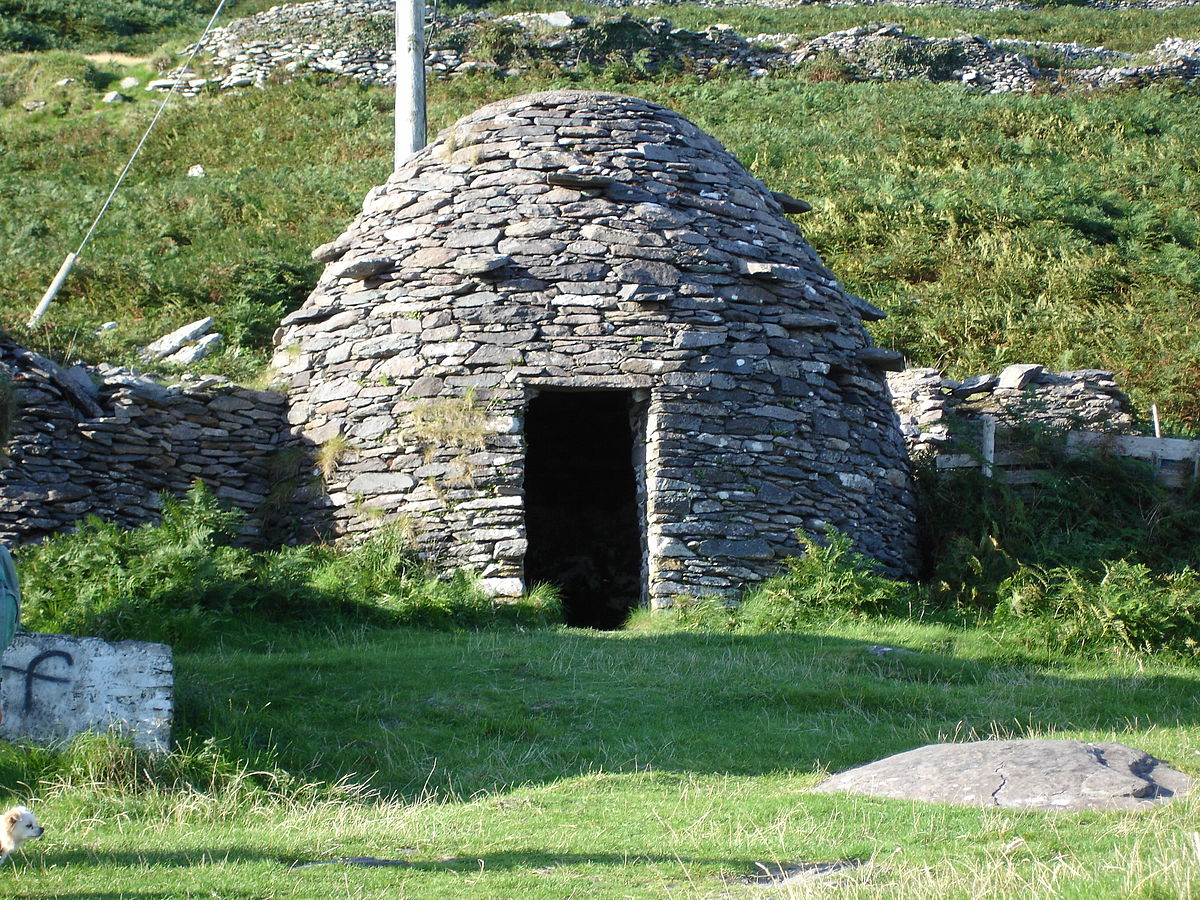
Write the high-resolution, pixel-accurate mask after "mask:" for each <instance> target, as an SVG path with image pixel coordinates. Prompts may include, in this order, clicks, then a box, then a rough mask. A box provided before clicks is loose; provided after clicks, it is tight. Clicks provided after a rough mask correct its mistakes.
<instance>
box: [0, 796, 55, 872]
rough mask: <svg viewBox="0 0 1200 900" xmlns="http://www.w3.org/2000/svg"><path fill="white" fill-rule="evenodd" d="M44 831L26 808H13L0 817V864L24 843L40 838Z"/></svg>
mask: <svg viewBox="0 0 1200 900" xmlns="http://www.w3.org/2000/svg"><path fill="white" fill-rule="evenodd" d="M43 831H45V829H44V828H42V826H41V825H39V824H38V820H37V819H36V818H35V817H34V815H33V813H31V812H30V811H29V808H28V807H26V806H14V807H13V808H12V809H9V810H6V811H5V812H4V814H3V816H0V863H3V862H4V861H5V860H6V859H8V855H9V854H10V853H12V852H13V851H14V850H16V849H18V848H19V847H20V846H21V845H22V844H23V843H25V842H26V841H29V840H32V839H33V838H40V837H41V836H42V832H43Z"/></svg>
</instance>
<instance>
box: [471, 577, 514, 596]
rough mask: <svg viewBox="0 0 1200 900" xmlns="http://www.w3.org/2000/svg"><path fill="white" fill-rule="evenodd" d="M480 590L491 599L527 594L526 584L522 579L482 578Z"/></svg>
mask: <svg viewBox="0 0 1200 900" xmlns="http://www.w3.org/2000/svg"><path fill="white" fill-rule="evenodd" d="M479 588H480V590H482V591H483V592H484V594H486V595H487V596H489V597H519V596H521V595H522V594H523V593H525V582H524V581H522V580H521V579H520V578H499V577H492V578H481V579H480V580H479Z"/></svg>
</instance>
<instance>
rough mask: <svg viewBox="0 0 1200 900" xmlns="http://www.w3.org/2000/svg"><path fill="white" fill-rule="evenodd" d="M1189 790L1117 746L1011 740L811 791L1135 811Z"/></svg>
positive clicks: (1169, 772) (919, 755)
mask: <svg viewBox="0 0 1200 900" xmlns="http://www.w3.org/2000/svg"><path fill="white" fill-rule="evenodd" d="M1191 785H1192V779H1191V778H1190V777H1189V776H1187V775H1184V774H1183V773H1182V772H1178V771H1176V770H1174V769H1172V768H1170V767H1169V766H1167V765H1166V764H1165V763H1163V762H1162V761H1161V760H1158V759H1155V758H1154V757H1152V756H1150V755H1148V754H1146V753H1143V752H1142V751H1141V750H1136V749H1134V748H1133V747H1127V746H1126V745H1124V744H1116V743H1095V744H1089V743H1084V742H1082V741H1063V740H1016V741H975V742H973V743H966V744H930V745H928V746H925V747H918V748H917V749H916V750H909V751H907V752H905V753H898V754H896V755H895V756H889V757H887V758H886V759H881V760H879V761H878V762H873V763H868V764H867V765H864V766H859V767H858V768H855V769H848V770H846V771H845V772H839V773H838V774H836V775H834V776H832V777H830V778H828V779H826V780H825V781H823V782H821V784H819V785H817V787H816V788H815V790H817V791H819V792H823V793H832V792H844V793H851V794H869V795H871V796H875V797H896V798H907V799H913V800H928V801H933V802H936V803H954V804H959V805H962V806H1003V807H1008V808H1013V809H1046V810H1059V809H1142V808H1145V807H1149V806H1153V805H1155V804H1158V803H1165V802H1167V801H1169V800H1171V799H1172V798H1173V797H1175V796H1177V795H1181V794H1184V793H1186V792H1187V791H1188V789H1189V788H1190V787H1191Z"/></svg>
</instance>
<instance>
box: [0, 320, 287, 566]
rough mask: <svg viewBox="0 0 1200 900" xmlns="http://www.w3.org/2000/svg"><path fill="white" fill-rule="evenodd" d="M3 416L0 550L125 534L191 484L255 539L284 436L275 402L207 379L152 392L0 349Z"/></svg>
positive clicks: (153, 387)
mask: <svg viewBox="0 0 1200 900" xmlns="http://www.w3.org/2000/svg"><path fill="white" fill-rule="evenodd" d="M0 375H3V376H5V379H4V380H5V385H6V391H7V392H8V393H9V395H10V396H9V397H8V400H9V402H10V403H11V404H12V407H13V408H14V409H15V416H14V417H13V420H12V427H11V429H10V430H11V437H10V439H9V441H8V444H7V447H6V448H5V454H4V456H3V457H0V541H4V542H5V543H9V544H20V543H24V542H27V541H31V540H37V539H39V538H41V537H43V536H45V535H48V534H52V533H55V532H58V531H62V530H64V529H67V528H70V527H71V526H73V525H74V524H75V523H76V522H77V521H78V520H80V519H82V518H84V517H85V516H98V517H100V518H102V519H106V520H111V521H114V522H119V523H121V524H122V525H127V526H133V525H138V524H140V523H142V522H145V521H150V520H154V519H156V518H157V517H158V514H159V511H160V507H161V501H160V496H159V495H160V493H162V492H164V491H166V492H169V493H172V494H183V493H185V492H186V491H187V490H188V488H189V487H190V486H191V485H192V484H193V483H194V482H196V481H203V482H205V483H206V484H208V485H209V486H210V487H211V488H212V489H213V490H214V492H215V494H216V495H217V497H219V498H220V499H222V500H224V501H226V502H228V503H230V504H232V505H233V506H236V507H238V508H240V509H242V510H244V511H245V512H246V513H248V514H249V518H248V520H247V529H248V530H249V531H251V532H253V531H257V530H259V529H260V527H261V524H262V522H261V515H262V513H263V511H264V510H263V504H264V501H266V499H267V497H268V495H269V494H270V491H271V488H272V484H273V481H274V473H273V462H274V461H275V460H276V459H277V457H278V454H279V451H280V449H281V441H282V439H283V435H284V415H285V408H286V400H285V398H284V396H283V395H282V394H280V393H276V392H271V391H254V390H248V389H246V388H240V387H237V386H234V385H232V384H229V383H227V382H223V380H222V379H218V378H210V379H203V380H197V381H194V382H193V383H191V384H190V385H189V384H184V385H177V386H173V387H163V386H161V385H159V384H157V383H155V382H154V381H152V380H150V379H148V378H142V377H138V376H135V375H132V374H130V373H128V372H121V371H117V370H114V369H107V368H103V367H102V368H100V369H87V368H85V367H83V366H76V367H75V368H72V369H65V368H63V367H61V366H58V365H56V364H55V363H53V362H51V361H50V360H48V359H46V358H45V357H42V356H40V355H38V354H37V353H34V352H32V351H29V350H25V349H23V348H20V347H18V346H16V345H15V344H13V343H11V342H10V341H0Z"/></svg>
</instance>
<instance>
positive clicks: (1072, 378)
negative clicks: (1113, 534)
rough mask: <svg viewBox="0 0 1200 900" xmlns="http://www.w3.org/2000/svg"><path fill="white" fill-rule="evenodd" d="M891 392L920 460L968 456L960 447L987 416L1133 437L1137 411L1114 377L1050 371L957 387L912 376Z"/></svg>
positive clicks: (1029, 368)
mask: <svg viewBox="0 0 1200 900" xmlns="http://www.w3.org/2000/svg"><path fill="white" fill-rule="evenodd" d="M888 386H889V388H890V389H891V392H892V398H893V404H894V406H895V409H896V414H897V415H898V416H899V419H900V428H901V431H902V432H903V434H904V440H905V443H906V444H907V445H908V449H909V453H910V455H912V457H913V458H917V457H918V456H929V455H933V456H936V455H937V454H939V453H943V452H951V453H957V452H961V451H962V449H963V448H962V447H960V446H958V444H957V439H958V438H959V437H961V436H963V435H967V434H973V433H977V431H978V428H977V427H975V426H977V424H978V422H979V420H980V418H981V417H983V416H987V417H989V418H991V419H994V420H996V421H997V422H998V423H1001V424H1005V425H1010V426H1011V425H1017V424H1021V423H1030V422H1034V423H1039V424H1041V425H1044V426H1046V427H1047V428H1051V429H1054V430H1058V431H1067V430H1072V429H1075V430H1080V431H1098V432H1108V433H1116V434H1120V433H1128V432H1131V431H1132V430H1133V428H1134V415H1133V405H1132V404H1131V403H1130V400H1129V398H1128V397H1127V396H1126V395H1125V393H1124V392H1123V391H1122V390H1121V389H1120V388H1119V387H1118V386H1117V382H1116V380H1115V378H1114V376H1113V373H1112V372H1106V371H1103V370H1100V369H1077V370H1071V371H1065V372H1051V371H1048V370H1046V369H1045V368H1044V367H1042V366H1038V365H1033V364H1022V365H1013V366H1008V367H1007V368H1006V369H1004V370H1003V371H1002V372H1000V374H999V375H995V374H985V375H974V376H972V377H970V378H964V379H963V380H962V381H956V380H954V379H953V378H947V377H945V376H944V375H943V374H942V372H941V371H940V370H938V369H921V368H916V369H905V370H904V371H901V372H894V373H891V374H889V375H888Z"/></svg>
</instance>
